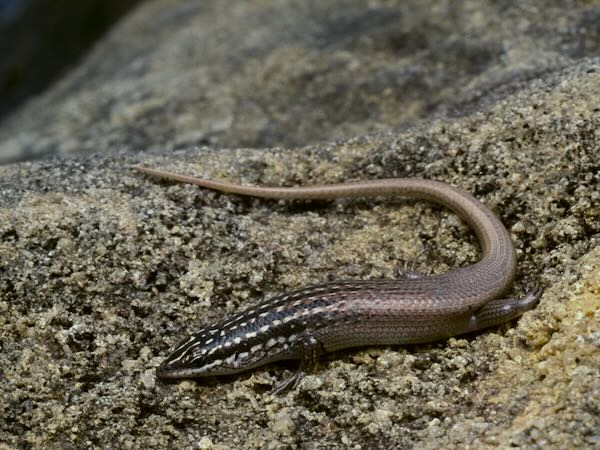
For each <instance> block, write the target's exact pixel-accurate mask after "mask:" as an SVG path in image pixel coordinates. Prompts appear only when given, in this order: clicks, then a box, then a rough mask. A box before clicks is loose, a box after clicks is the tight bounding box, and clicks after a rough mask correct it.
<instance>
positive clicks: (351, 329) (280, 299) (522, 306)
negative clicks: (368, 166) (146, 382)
mask: <svg viewBox="0 0 600 450" xmlns="http://www.w3.org/2000/svg"><path fill="white" fill-rule="evenodd" d="M135 168H136V169H137V170H139V171H141V172H144V173H146V174H148V175H152V176H156V177H161V178H166V179H169V180H173V181H179V182H184V183H191V184H195V185H198V186H202V187H205V188H208V189H213V190H216V191H220V192H224V193H227V194H237V195H246V196H251V197H261V198H266V199H285V200H287V199H319V200H323V199H325V200H329V199H336V198H341V197H373V196H402V197H407V198H413V199H423V200H428V201H432V202H435V203H439V204H441V205H443V206H446V207H448V208H450V209H451V210H453V211H454V212H455V213H457V214H458V215H459V216H460V217H462V219H463V220H464V221H465V222H467V223H468V224H469V226H470V227H471V228H472V229H473V231H474V232H475V234H476V235H477V238H478V240H479V243H480V246H481V252H482V257H481V259H480V261H479V262H477V263H475V264H473V265H470V266H467V267H461V268H458V269H455V270H452V271H449V272H446V273H443V274H440V275H431V276H428V275H417V276H415V275H414V274H411V275H410V276H405V277H401V278H399V279H397V280H371V281H339V282H330V283H324V284H316V285H313V286H308V287H305V288H303V289H299V290H295V291H291V292H286V293H283V294H279V295H276V296H275V297H273V298H270V299H268V300H264V301H262V302H260V303H258V304H256V305H254V306H251V307H250V308H248V309H246V310H245V311H243V312H240V313H238V314H235V315H234V316H232V317H229V318H226V319H224V320H223V321H221V322H219V323H216V324H213V325H210V326H208V327H205V328H202V329H201V330H200V331H199V332H198V333H196V334H194V335H193V336H191V337H189V338H187V339H185V340H184V341H183V342H181V343H180V344H179V345H178V346H177V347H176V348H175V349H174V350H173V352H172V353H171V354H170V355H169V357H168V358H167V359H166V360H165V361H164V362H163V363H162V365H161V366H160V367H159V368H158V369H157V375H158V376H159V377H161V378H188V377H203V376H214V375H226V374H235V373H239V372H242V371H245V370H248V369H252V368H255V367H258V366H262V365H264V364H268V363H271V362H275V361H280V360H286V359H300V360H301V367H305V366H310V365H312V364H313V363H314V360H315V358H317V357H318V355H320V354H321V353H323V352H332V351H336V350H340V349H345V348H349V347H358V346H368V345H396V344H417V343H425V342H432V341H437V340H440V339H444V338H447V337H450V336H455V335H459V334H463V333H467V332H472V331H475V330H479V329H482V328H485V327H489V326H492V325H497V324H500V323H503V322H506V321H508V320H511V319H513V318H515V317H518V316H520V315H521V314H522V313H523V312H524V311H526V310H528V309H530V308H532V307H533V306H534V305H535V304H536V302H537V300H538V298H539V296H540V295H541V290H540V289H537V288H536V289H534V290H532V291H531V292H529V293H528V294H527V295H525V296H524V297H523V298H522V299H512V298H500V297H501V296H502V295H503V294H504V293H505V292H506V291H507V290H508V289H509V288H510V286H511V285H512V282H513V279H514V277H515V272H516V257H515V250H514V246H513V243H512V241H511V238H510V235H509V233H508V231H507V230H506V228H505V227H504V225H502V223H501V222H500V220H499V219H498V218H497V217H496V216H495V215H494V214H493V213H492V212H491V211H490V210H489V209H488V208H487V207H485V206H484V205H483V204H482V203H481V202H480V201H479V200H477V199H476V198H475V197H473V196H472V195H470V194H467V193H465V192H462V191H460V190H458V189H456V188H454V187H452V186H450V185H447V184H444V183H441V182H438V181H432V180H424V179H412V178H410V179H408V178H395V179H383V180H373V181H363V182H356V183H348V184H334V185H327V186H314V187H293V188H279V187H253V186H242V185H238V184H232V183H227V182H223V181H213V180H206V179H200V178H195V177H190V176H185V175H179V174H175V173H171V172H167V171H163V170H156V169H150V168H147V167H142V166H135Z"/></svg>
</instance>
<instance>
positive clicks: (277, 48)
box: [0, 1, 600, 449]
mask: <svg viewBox="0 0 600 450" xmlns="http://www.w3.org/2000/svg"><path fill="white" fill-rule="evenodd" d="M323 3H325V5H321V4H318V3H316V2H315V3H314V4H313V3H311V2H297V3H294V2H282V1H279V2H269V1H264V2H237V3H234V2H216V1H212V2H211V1H205V2H201V3H199V2H198V3H196V2H150V3H148V4H146V5H145V6H144V7H143V8H141V9H140V10H139V11H138V12H137V13H136V15H134V16H132V17H130V18H129V20H128V21H126V22H124V23H123V24H122V26H121V27H120V28H119V29H118V30H116V31H115V32H114V33H113V34H112V35H111V36H109V37H107V39H106V40H105V41H104V42H103V43H102V44H101V45H100V46H98V48H97V49H96V51H95V52H94V54H93V55H92V56H91V57H90V58H89V59H88V60H87V61H86V62H85V63H84V64H83V65H82V66H81V67H79V68H77V69H76V70H75V71H74V72H73V73H72V74H71V75H70V76H68V77H66V78H65V79H64V80H63V81H62V82H61V83H60V84H59V85H57V86H56V87H55V88H54V89H53V90H52V91H50V92H49V93H47V94H45V95H44V96H42V97H40V98H38V99H36V100H34V101H32V102H30V103H29V105H27V106H26V107H25V108H23V109H22V110H21V111H20V112H19V113H18V114H16V115H14V116H13V117H12V118H11V119H10V120H9V121H7V122H5V123H4V124H3V127H2V129H1V130H0V155H2V157H3V159H4V161H5V162H6V161H9V160H17V159H23V158H34V159H38V161H34V162H25V163H20V164H13V165H5V166H0V311H1V312H2V313H1V314H0V330H1V331H0V333H1V336H2V341H1V353H0V378H1V380H2V382H1V383H0V442H3V443H6V445H7V446H10V447H17V448H87V447H97V448H109V447H112V448H166V447H172V448H223V449H225V448H289V447H292V448H294V447H295V448H394V447H400V448H432V449H433V448H436V449H439V448H465V447H470V448H498V447H509V446H516V447H523V448H565V447H579V448H584V447H594V446H598V445H600V435H599V432H598V430H600V419H599V417H600V402H599V400H598V399H599V398H600V378H599V377H598V370H599V369H600V356H599V355H600V352H599V351H598V348H599V346H600V322H599V321H598V317H597V316H598V311H599V308H600V296H599V295H598V286H599V285H600V264H599V261H600V258H599V255H598V252H599V250H598V246H597V242H598V236H600V234H599V233H600V220H599V219H600V208H599V207H598V203H599V199H600V188H599V185H600V184H599V183H598V181H599V180H598V177H599V174H600V165H599V163H598V157H597V155H598V152H599V150H600V134H599V133H598V130H599V129H600V103H599V102H598V99H599V98H600V58H597V57H594V56H595V55H596V54H597V53H598V49H599V48H600V36H599V35H598V29H597V23H598V21H597V18H598V17H600V9H598V6H596V5H595V4H593V3H590V2H572V3H571V2H563V3H552V4H549V3H544V4H543V5H541V4H538V3H537V2H533V1H529V2H515V3H510V2H495V3H493V4H491V3H490V4H488V3H481V2H463V3H460V4H459V5H457V4H456V3H455V2H447V3H446V2H405V1H403V2H400V1H398V2H380V3H377V2H375V3H374V2H358V1H335V2H323ZM594 18H595V19H594ZM275 146H277V147H275ZM242 147H252V148H242ZM51 155H52V156H58V158H52V159H49V160H43V159H41V158H43V157H46V156H51ZM67 156H69V158H66V157H67ZM138 162H143V163H144V164H147V165H149V166H153V167H165V168H169V169H170V170H175V171H179V172H182V173H188V174H197V175H202V176H205V177H214V178H226V179H228V180H231V181H241V182H244V183H254V184H271V185H295V184H315V183H330V182H339V181H345V180H356V179H368V178H382V177H394V176H419V177H426V178H435V179H438V180H442V181H445V182H448V183H451V184H453V185H455V186H457V187H460V188H462V189H464V190H466V191H469V192H471V193H473V194H474V195H476V196H477V197H478V198H480V199H481V200H482V201H483V202H484V203H486V204H487V205H488V206H489V207H490V208H492V209H493V210H494V211H495V212H496V213H497V214H498V216H499V217H500V218H501V219H502V221H503V222H504V223H505V224H506V225H507V227H508V228H509V229H510V230H511V231H512V233H513V239H514V242H515V245H516V248H517V252H518V258H519V276H518V279H517V282H516V284H515V288H514V294H515V295H518V294H520V293H522V292H523V291H525V290H527V289H528V288H530V287H531V286H532V285H533V284H535V283H542V284H543V285H545V286H546V290H545V293H544V296H543V298H542V301H541V303H540V305H539V306H538V307H537V308H536V309H535V310H533V311H530V312H528V313H526V314H525V315H524V316H523V317H522V318H521V319H520V320H519V321H517V322H516V323H512V324H507V325H506V326H503V327H500V328H499V329H492V330H490V331H486V332H483V333H479V334H477V335H473V336H466V337H460V338H453V339H450V340H448V341H445V342H440V343H437V344H433V345H428V346H413V347H410V348H369V349H362V350H357V351H348V352H344V353H341V354H338V355H333V356H331V357H329V358H324V359H323V360H322V362H321V364H320V368H319V370H318V371H317V372H316V373H314V374H311V375H309V376H307V377H306V378H305V379H304V380H303V381H302V382H301V383H300V385H299V386H298V388H297V389H296V390H295V391H292V392H290V393H288V394H286V395H283V396H279V397H273V396H270V395H269V394H268V390H269V389H271V387H272V386H273V385H274V384H276V383H277V382H278V381H279V380H281V379H283V378H285V377H286V376H289V374H290V371H293V370H294V368H295V367H294V365H293V364H290V365H287V366H285V365H284V366H272V367H266V368H262V369H259V370H255V371H253V372H250V373H247V374H244V375H241V376H239V377H233V378H225V379H218V380H208V381H202V382H196V381H183V382H178V383H173V384H167V383H163V382H162V381H160V380H157V379H156V378H155V376H154V371H153V368H154V367H156V366H157V365H158V364H159V363H160V361H162V359H163V357H164V356H165V355H166V354H167V353H168V350H169V348H171V347H172V346H173V345H175V344H176V343H177V342H178V341H179V340H180V339H181V338H183V337H184V336H186V335H187V334H189V333H192V332H194V330H196V329H198V328H199V327H200V326H202V325H203V324H207V323H209V322H212V321H215V320H218V319H220V318H223V317H224V316H226V315H227V314H230V313H232V312H234V311H237V310H238V309H241V308H243V307H244V306H247V305H249V304H252V303H253V302H256V301H258V300H259V299H261V298H263V297H266V296H269V295H272V294H274V293H277V292H281V291H284V290H288V289H292V288H296V287H300V286H303V285H306V284H309V283H313V282H318V281H324V280H326V279H338V278H363V279H367V278H378V277H394V276H395V272H396V268H397V267H401V266H402V264H403V262H404V261H405V260H408V259H414V260H415V261H416V265H417V269H421V270H428V269H430V268H431V269H432V270H433V271H434V272H435V273H438V272H443V271H445V270H448V269H450V268H452V267H455V266H458V265H465V264H469V263H471V262H473V261H475V260H476V259H477V257H478V249H477V246H476V245H475V243H474V238H473V237H472V236H471V233H470V232H469V230H468V229H467V227H466V226H465V225H464V224H462V223H461V222H460V221H459V220H457V219H456V218H455V216H453V215H452V214H451V213H449V212H447V211H445V210H442V209H439V208H432V207H431V205H429V204H426V203H422V202H409V203H407V202H401V201H394V202H389V201H383V200H380V201H368V202H366V201H362V202H361V201H340V202H336V203H325V204H304V203H297V202H295V203H283V202H268V201H259V200H252V199H243V198H239V197H229V196H225V195H220V194H217V193H214V192H210V191H206V190H202V189H198V188H196V187H193V186H187V185H179V184H173V183H166V182H159V181H155V180H153V179H150V178H147V177H145V176H141V175H139V174H137V173H135V172H133V171H132V170H131V169H130V168H129V166H130V165H131V164H134V163H138Z"/></svg>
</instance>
